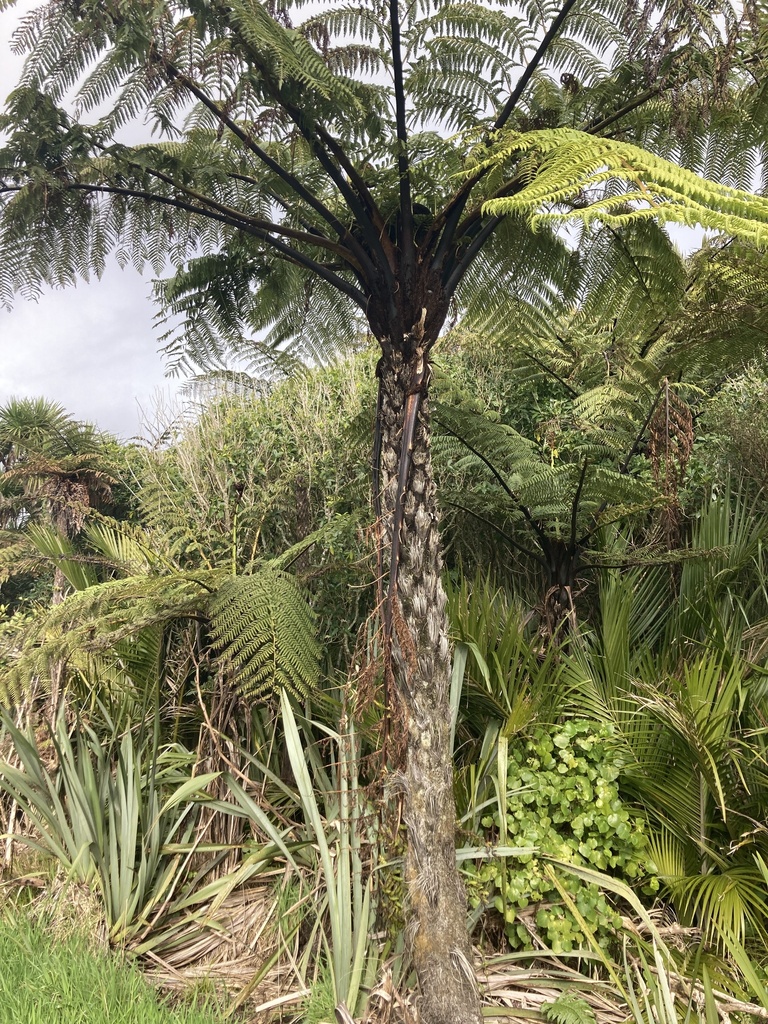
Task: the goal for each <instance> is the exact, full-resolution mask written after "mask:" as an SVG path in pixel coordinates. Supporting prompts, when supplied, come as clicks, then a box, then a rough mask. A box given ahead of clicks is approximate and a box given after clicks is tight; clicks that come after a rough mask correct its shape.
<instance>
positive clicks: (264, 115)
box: [0, 0, 768, 1024]
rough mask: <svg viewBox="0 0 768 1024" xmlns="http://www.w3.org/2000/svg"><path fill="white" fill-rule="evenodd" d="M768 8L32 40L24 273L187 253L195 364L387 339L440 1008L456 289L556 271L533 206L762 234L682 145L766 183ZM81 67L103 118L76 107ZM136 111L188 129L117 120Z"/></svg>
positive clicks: (686, 6)
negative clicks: (442, 531) (762, 161)
mask: <svg viewBox="0 0 768 1024" xmlns="http://www.w3.org/2000/svg"><path fill="white" fill-rule="evenodd" d="M295 6H296V7H297V8H301V6H302V5H301V4H296V5H295ZM760 17H764V14H762V15H761V14H760V11H759V10H758V9H757V7H756V6H753V5H752V4H751V3H749V2H748V3H746V4H736V3H733V4H731V3H729V2H727V0H723V2H713V3H710V4H707V5H692V4H690V3H687V2H682V0H660V2H657V3H650V4H644V5H636V4H635V3H632V2H619V0H590V2H589V3H587V2H584V0H563V2H562V3H555V4H553V3H550V2H548V0H531V2H527V3H523V4H521V5H519V6H517V5H510V6H509V7H505V6H503V5H500V6H493V7H491V6H489V5H485V4H483V3H477V2H467V3H461V4H458V3H445V2H440V0H432V2H421V3H416V4H412V5H409V4H405V3H402V4H401V3H399V0H389V2H388V3H385V4H379V3H375V2H373V0H367V2H363V3H361V4H355V5H349V6H347V5H343V4H342V5H339V6H335V5H332V4H327V3H324V4H322V5H317V6H316V7H314V8H313V7H309V8H308V13H306V16H305V18H304V20H303V21H302V22H301V23H294V21H292V12H291V10H290V7H289V5H288V4H287V3H282V2H281V3H274V2H272V0H268V2H264V3H259V2H258V0H227V2H226V3H225V2H224V0H189V2H174V3H166V4H149V3H146V2H143V0H126V2H125V3H121V4H119V5H118V4H114V3H112V2H111V0H48V2H46V3H44V4H43V5H42V6H41V7H40V8H38V9H37V10H36V11H34V12H33V13H32V14H30V15H28V16H27V18H26V19H25V22H24V25H23V27H22V29H21V30H20V33H19V36H18V44H19V47H20V48H22V49H29V50H30V56H29V58H28V62H27V65H26V71H25V74H24V78H23V80H22V83H21V86H20V88H19V89H17V90H16V92H15V93H13V94H12V96H11V97H10V100H9V105H8V114H7V116H6V118H5V120H4V125H3V126H4V128H5V130H6V133H7V139H8V141H7V144H6V145H5V147H4V149H3V150H2V151H0V194H2V196H3V206H2V210H1V212H0V225H1V226H0V232H1V241H0V291H2V292H4V293H5V296H6V298H7V297H9V296H10V294H11V293H12V292H14V291H16V290H17V289H20V288H24V289H26V290H27V291H31V292H34V291H35V289H36V288H37V287H38V286H39V285H40V284H41V283H43V282H46V281H53V282H56V283H69V282H70V281H72V280H74V279H75V278H76V277H77V276H78V275H85V274H88V273H89V272H96V273H99V272H100V271H101V269H102V267H103V265H104V260H105V257H106V254H107V253H108V252H109V251H115V252H116V253H117V255H118V257H119V258H120V259H122V260H123V261H125V262H127V261H129V260H133V261H134V262H136V263H137V264H142V263H144V262H145V261H149V262H150V263H151V264H152V265H153V266H154V267H155V268H156V270H157V272H158V273H159V272H161V270H162V268H163V266H164V265H165V264H166V262H167V261H170V262H172V263H174V264H175V265H176V267H177V270H176V273H175V274H174V276H173V277H171V278H170V279H169V280H168V281H166V282H164V283H163V284H161V285H160V286H159V287H158V292H159V297H160V299H161V301H162V302H163V303H164V305H165V308H166V310H167V312H168V314H169V317H170V318H171V322H172V328H173V325H174V324H176V325H177V326H178V322H179V320H180V322H181V330H180V331H179V330H177V331H176V332H174V331H173V330H172V332H171V333H170V334H169V335H168V340H167V344H168V347H169V350H170V351H171V353H172V354H174V355H175V356H176V357H177V358H178V359H180V360H185V359H189V360H192V361H197V362H202V363H207V364H209V365H211V364H215V363H216V362H218V361H221V360H223V359H224V358H225V357H226V355H227V353H229V352H231V351H240V352H242V351H243V350H244V351H245V352H246V353H248V352H251V353H252V354H253V356H254V358H260V357H261V356H263V355H264V354H266V355H267V356H272V357H275V358H277V357H278V356H279V351H280V349H281V346H282V345H283V343H284V342H286V341H289V340H291V339H292V338H294V337H298V338H299V340H300V341H301V342H303V343H304V344H305V345H306V346H307V347H309V348H310V349H311V348H312V347H313V346H316V345H319V344H321V343H322V342H323V341H326V342H327V341H328V339H329V338H331V337H332V336H333V335H334V334H335V335H336V336H337V337H343V336H344V335H345V334H346V335H347V336H351V335H352V334H353V333H354V332H356V331H358V330H359V328H360V326H361V325H366V326H367V328H368V329H369V330H370V331H371V332H372V334H373V335H374V337H375V338H376V339H377V341H378V343H379V346H380V349H381V359H380V362H379V366H378V378H379V407H378V415H377V419H376V423H377V426H376V440H375V459H374V501H375V504H376V512H377V516H378V518H379V520H380V523H381V526H382V530H381V535H382V538H383V542H382V543H383V549H384V550H386V558H385V559H384V561H385V562H386V563H388V567H389V578H388V591H387V595H386V597H385V598H384V600H383V609H382V617H383V623H384V633H385V640H386V643H385V649H386V650H387V651H388V652H389V654H388V661H389V664H390V666H391V674H392V679H393V681H394V683H395V686H394V696H393V699H394V700H397V701H398V702H399V703H400V705H401V710H402V717H403V718H404V720H405V722H406V728H407V764H406V766H405V769H404V772H403V775H402V784H403V788H404V791H405V802H406V813H405V821H406V824H407V829H408V854H407V863H406V877H407V879H408V890H409V895H410V901H411V915H412V925H413V927H412V931H411V935H412V950H413V956H414V961H415V964H416V967H417V970H418V974H419V979H420V984H421V990H422V1006H421V1015H422V1019H423V1020H424V1021H425V1022H426V1024H456V1022H458V1021H461V1022H468V1024H469V1022H479V1020H480V1010H479V1001H478V998H477V995H476V992H475V988H474V980H473V970H472V965H471V963H472V962H471V948H470V944H469V940H468V937H467V933H466V923H465V903H464V897H463V893H462V888H461V885H460V882H459V879H458V875H457V872H456V864H455V853H454V829H455V814H454V804H453V794H452V768H451V760H450V750H449V719H450V716H449V709H448V679H449V671H450V650H449V644H448V639H447V630H446V616H445V595H444V593H443V589H442V585H441V582H440V568H441V555H440V540H439V535H438V530H437V504H436V495H435V486H434V482H433V476H432V467H431V461H430V434H429V410H428V402H427V397H428V392H429V383H430V351H431V349H432V347H433V345H434V344H435V342H436V340H437V338H438V336H439V334H440V332H441V330H442V328H443V325H444V322H445V320H446V317H447V315H448V313H449V310H450V308H451V306H452V304H453V303H454V301H456V302H464V301H465V300H466V299H467V298H469V297H471V296H472V295H473V294H474V295H475V296H477V295H478V294H479V293H482V291H483V290H486V292H487V294H488V295H489V296H490V295H491V294H493V293H495V295H496V297H497V298H498V295H499V293H502V292H503V291H504V290H515V289H518V288H521V289H524V290H526V291H527V292H533V293H536V292H538V293H540V294H542V295H544V294H546V290H547V287H548V286H549V285H550V284H552V278H553V277H554V276H556V273H557V268H558V267H559V266H565V265H566V264H567V263H568V260H567V258H566V257H567V253H566V247H565V243H564V242H562V241H561V240H560V239H559V238H558V236H557V235H556V234H555V233H554V231H553V230H552V228H551V227H549V226H548V225H547V224H546V223H544V224H541V225H539V227H538V231H539V233H538V235H537V236H536V237H535V238H534V239H533V242H532V243H531V238H530V226H531V219H532V217H533V216H539V215H543V216H544V217H546V216H548V215H554V216H555V217H560V218H562V217H563V216H565V217H568V216H577V217H579V218H581V219H582V221H586V222H587V223H589V222H590V221H591V220H592V219H594V218H595V217H599V218H602V219H603V220H604V221H607V222H608V223H609V224H611V226H612V228H613V229H614V230H615V231H617V232H620V231H621V230H622V227H623V225H624V224H625V223H626V222H628V221H631V220H633V219H637V218H641V217H648V216H652V217H657V216H662V217H665V218H667V219H672V220H678V221H684V222H692V221H697V220H698V221H701V220H702V219H704V220H707V222H708V223H710V224H712V225H713V226H715V227H718V228H720V229H722V230H726V231H731V232H739V233H741V234H743V235H745V236H747V237H753V238H757V239H758V240H759V239H760V238H761V236H762V233H763V232H764V231H765V228H764V226H763V225H764V223H765V222H766V221H768V203H766V202H765V201H761V200H754V201H752V202H750V201H749V199H748V198H747V197H745V196H744V195H743V194H741V193H736V192H734V191H732V190H730V189H728V188H726V187H722V186H714V185H712V184H711V183H710V184H708V183H706V182H703V181H702V180H701V179H697V178H695V176H693V175H686V174H684V173H682V172H681V171H680V169H679V168H676V167H675V166H674V165H672V164H668V163H666V162H665V161H664V160H663V159H660V158H661V157H672V158H675V159H679V160H681V161H683V162H685V163H687V164H688V166H690V167H692V168H693V169H694V170H704V171H706V170H709V169H710V166H709V165H708V164H707V162H706V161H708V160H710V159H711V158H712V154H713V153H717V154H718V159H717V160H716V161H715V164H714V165H713V166H714V167H715V168H716V169H717V174H718V176H720V177H721V179H722V177H723V175H726V176H727V181H726V184H731V185H744V184H749V177H748V170H745V167H746V165H747V164H749V159H748V158H749V157H750V156H754V154H755V152H756V151H757V150H759V147H760V146H761V144H762V134H761V129H760V128H759V126H760V125H761V124H762V113H761V111H760V109H759V105H760V102H761V99H760V91H759V89H758V87H757V86H755V85H754V83H755V82H759V81H760V80H761V78H762V75H763V74H764V61H765V58H764V55H763V50H762V49H761V46H762V44H763V42H764V40H765V38H766V32H765V25H764V24H762V23H761V22H760V20H759V19H760ZM749 30H751V32H750V31H749ZM73 93H74V103H75V109H76V110H77V112H78V116H79V115H80V114H82V113H83V112H84V111H87V110H97V111H98V120H96V123H94V124H92V125H88V124H86V123H84V122H82V121H80V120H78V119H77V118H76V117H74V116H72V115H71V114H70V113H68V112H67V104H69V105H70V108H71V103H72V101H73ZM734 111H735V112H736V113H735V114H734ZM729 112H730V116H728V117H727V118H726V117H724V118H723V120H724V122H727V132H728V135H727V136H725V138H727V139H728V141H727V142H722V140H720V143H718V139H719V138H720V137H719V135H718V125H719V121H720V119H721V114H723V113H726V114H727V113H729ZM139 115H140V116H142V117H143V118H144V119H145V123H148V124H149V125H150V126H151V127H152V129H153V130H154V131H155V132H156V133H158V134H159V135H160V136H161V137H165V139H166V141H156V142H152V143H147V144H143V145H127V144H125V143H124V142H122V141H120V139H121V138H122V137H124V134H125V133H128V134H133V133H134V132H135V130H136V124H135V122H136V118H137V117H138V116H139ZM756 126H757V127H756ZM123 129H125V132H123V131H122V130H123ZM444 136H449V138H448V139H447V140H446V138H444ZM733 139H736V140H737V142H736V143H733V142H732V140H733ZM628 142H633V143H640V144H642V145H646V146H648V147H650V148H651V149H652V150H653V151H654V152H655V153H656V154H657V155H656V156H655V157H651V156H649V154H647V153H645V152H644V151H642V150H638V149H635V148H633V147H632V146H631V145H628V144H627V143H628ZM736 154H742V155H743V154H746V159H745V160H743V161H742V162H741V163H739V162H738V160H737V159H736ZM524 239H525V240H526V244H525V246H523V240H524ZM523 249H524V250H525V251H526V253H527V254H528V257H527V262H521V259H520V254H521V253H522V251H523ZM531 273H533V275H536V274H539V275H540V278H539V279H538V280H532V279H531ZM254 338H256V339H257V340H256V341H254V340H253V339H254Z"/></svg>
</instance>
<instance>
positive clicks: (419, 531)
mask: <svg viewBox="0 0 768 1024" xmlns="http://www.w3.org/2000/svg"><path fill="white" fill-rule="evenodd" d="M407 341H408V339H406V343H405V344H403V345H402V346H397V347H394V346H392V347H390V346H389V345H383V348H384V353H385V354H384V356H383V358H382V360H381V362H380V365H379V373H380V376H381V402H380V419H381V485H382V496H381V497H382V518H383V525H384V533H385V537H386V538H387V540H388V541H389V542H390V543H392V542H393V541H396V538H395V537H393V524H394V529H397V527H398V525H399V530H398V533H399V559H397V560H396V561H398V562H399V565H396V566H395V572H394V573H390V587H391V588H394V589H393V592H392V594H391V596H390V599H389V601H390V604H389V611H390V617H391V636H392V655H393V667H394V683H395V693H394V694H392V695H391V696H390V700H391V701H392V702H394V701H398V702H399V703H400V709H399V710H400V712H401V715H402V718H403V719H404V722H405V728H406V765H405V770H404V776H405V779H404V786H405V815H404V818H405V824H406V827H407V834H408V849H407V855H406V871H405V877H406V883H407V886H408V899H409V906H410V915H409V916H410V920H409V927H410V939H411V950H412V955H413V959H414V964H415V967H416V970H417V973H418V976H419V985H420V989H421V1002H420V1019H421V1021H423V1022H424V1024H479V1022H480V1020H481V1013H480V1005H479V997H478V994H477V991H476V987H475V980H474V969H473V966H472V949H471V944H470V941H469V937H468V934H467V914H466V897H465V893H464V888H463V885H462V883H461V879H460V877H459V874H458V871H457V867H456V811H455V805H454V798H453V764H452V752H451V750H450V704H449V682H450V669H451V664H450V647H449V643H448V634H447V617H446V597H445V592H444V590H443V586H442V581H441V576H440V573H441V568H442V558H441V550H440V536H439V533H438V529H437V504H436V495H435V484H434V480H433V476H432V462H431V456H430V435H429V409H428V405H427V395H426V388H427V384H428V373H425V372H423V363H421V362H420V360H421V359H423V358H424V356H423V354H422V353H421V352H420V351H419V350H418V349H417V350H416V352H415V354H414V349H413V346H412V345H408V344H407ZM403 352H406V353H408V354H409V358H406V357H405V356H404V355H403ZM415 388H418V393H416V392H415V391H414V389H415ZM417 407H418V413H417V415H416V420H415V426H414V430H413V435H412V440H411V444H410V446H409V445H408V441H409V437H408V429H407V419H408V416H407V413H408V411H409V410H410V411H411V412H413V410H414V409H415V408H417ZM404 431H405V433H404ZM404 437H405V442H406V444H405V446H406V447H410V469H409V472H408V475H407V478H406V480H405V486H404V487H403V486H402V485H403V478H402V475H401V477H400V481H399V484H398V474H399V471H400V466H401V456H402V455H403V452H402V449H403V447H404V445H403V440H404ZM398 492H399V493H400V500H401V501H402V506H403V515H402V522H401V523H400V524H398V516H397V515H396V506H397V504H398ZM396 546H397V545H396ZM393 576H394V581H393Z"/></svg>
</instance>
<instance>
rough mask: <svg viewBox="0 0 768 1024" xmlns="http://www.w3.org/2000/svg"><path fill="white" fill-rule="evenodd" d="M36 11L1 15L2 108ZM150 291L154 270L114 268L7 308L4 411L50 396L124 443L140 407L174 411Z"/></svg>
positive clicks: (1, 377)
mask: <svg viewBox="0 0 768 1024" xmlns="http://www.w3.org/2000/svg"><path fill="white" fill-rule="evenodd" d="M30 6H32V5H31V4H29V3H26V4H24V5H22V4H20V5H19V6H18V7H17V8H15V9H13V8H12V9H11V10H7V11H3V12H0V104H3V103H4V101H5V98H6V96H7V95H8V93H9V92H10V91H11V90H12V89H13V87H14V86H15V85H16V83H17V81H18V77H19V72H20V68H21V61H20V60H19V58H17V57H14V56H13V55H12V54H11V51H10V37H11V33H12V31H13V29H14V27H15V25H16V24H17V23H18V19H19V10H20V9H23V7H26V8H29V7H30ZM150 290H151V271H148V272H147V274H146V275H145V276H144V277H142V276H140V275H139V274H138V273H137V272H136V271H135V270H133V269H127V270H123V271H121V270H120V269H119V268H118V267H117V265H112V266H111V267H110V268H109V269H108V270H107V272H106V273H105V275H104V277H103V278H102V279H101V280H100V281H93V282H90V283H88V284H86V283H85V282H81V283H80V284H79V285H78V287H77V288H68V289H65V290H56V291H48V292H46V294H45V295H43V296H42V298H41V299H40V300H39V301H38V302H28V301H25V300H24V299H23V298H21V297H17V299H16V301H15V303H14V307H13V309H12V310H11V311H10V312H8V311H7V310H4V309H2V307H0V405H3V404H5V402H6V401H7V400H8V399H9V398H10V397H11V396H14V395H18V396H38V395H42V396H44V397H46V398H50V399H53V400H55V401H57V402H61V404H62V405H64V406H65V408H66V409H67V410H68V411H69V412H71V413H72V414H73V415H74V416H77V417H78V418H80V419H87V420H91V421H93V422H95V423H97V424H98V425H99V426H100V427H103V428H104V429H106V430H111V431H113V432H114V433H116V434H119V435H121V436H123V437H130V436H133V435H135V434H137V433H139V432H140V424H141V422H142V420H141V417H140V413H139V408H140V407H141V408H142V409H143V410H144V412H145V413H148V414H149V416H150V419H151V418H152V415H153V413H152V410H153V409H154V408H155V405H156V402H157V400H158V399H161V400H162V401H163V402H164V403H165V404H166V405H167V404H168V401H169V400H170V398H171V397H172V396H173V394H175V392H176V389H177V388H178V381H177V380H176V379H175V378H172V379H169V378H167V377H165V376H164V364H163V358H162V356H161V354H160V352H159V350H158V343H157V331H156V330H155V329H154V327H153V323H152V317H153V315H154V313H155V309H154V307H153V305H152V303H151V302H150V301H149V298H148V295H149V293H150Z"/></svg>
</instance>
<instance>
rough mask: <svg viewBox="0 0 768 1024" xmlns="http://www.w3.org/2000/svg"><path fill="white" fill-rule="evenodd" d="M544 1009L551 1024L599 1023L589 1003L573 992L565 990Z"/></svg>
mask: <svg viewBox="0 0 768 1024" xmlns="http://www.w3.org/2000/svg"><path fill="white" fill-rule="evenodd" d="M542 1010H543V1013H544V1016H545V1017H546V1018H547V1020H548V1021H550V1024H597V1022H596V1019H595V1014H594V1012H593V1011H592V1008H591V1007H590V1005H589V1003H587V1002H586V1000H584V999H580V998H579V996H577V995H574V994H573V993H571V992H563V993H562V994H561V995H559V996H558V997H557V999H555V1001H554V1002H553V1003H546V1004H545V1005H544V1006H543V1007H542Z"/></svg>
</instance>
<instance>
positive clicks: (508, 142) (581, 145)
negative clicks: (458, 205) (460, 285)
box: [476, 128, 768, 245]
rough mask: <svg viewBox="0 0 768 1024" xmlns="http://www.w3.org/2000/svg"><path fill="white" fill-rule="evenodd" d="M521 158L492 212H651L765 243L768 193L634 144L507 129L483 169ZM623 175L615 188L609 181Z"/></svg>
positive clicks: (602, 217)
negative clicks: (512, 184) (511, 188)
mask: <svg viewBox="0 0 768 1024" xmlns="http://www.w3.org/2000/svg"><path fill="white" fill-rule="evenodd" d="M510 163H514V164H515V165H516V171H515V175H516V177H517V179H518V180H519V181H520V183H521V186H522V187H521V188H520V189H519V190H518V191H517V192H516V193H515V194H514V195H512V196H509V197H506V198H503V199H492V200H489V201H487V202H486V204H485V206H484V210H485V211H486V212H487V213H489V214H497V215H498V214H520V213H522V214H524V215H526V216H528V217H529V219H530V221H531V224H532V225H533V226H534V227H535V226H536V224H537V223H538V222H546V221H551V222H555V223H567V222H568V221H570V220H577V221H581V222H583V223H587V224H589V223H590V222H592V221H595V220H597V221H600V222H602V223H604V224H607V225H610V226H611V227H614V228H619V227H622V226H624V225H627V224H632V223H636V222H638V221H642V220H644V219H654V220H661V221H672V222H675V223H678V224H685V225H689V226H692V225H700V226H702V227H709V228H713V229H714V230H717V231H722V232H724V233H726V234H729V235H734V236H737V237H739V238H742V239H745V240H747V241H752V242H754V243H755V244H757V245H761V244H763V243H764V242H765V240H766V238H768V229H767V228H766V224H768V200H766V199H764V198H762V197H761V196H757V195H754V194H752V193H749V192H742V191H740V190H739V189H734V188H730V187H729V186H726V185H720V184H718V183H717V182H714V181H708V180H705V179H703V178H701V177H699V176H698V175H697V174H694V173H692V172H691V171H687V170H685V168H683V167H680V166H678V165H677V164H673V163H671V162H670V161H668V160H664V159H662V158H660V157H657V156H654V155H653V154H652V153H649V152H648V151H646V150H643V149H641V148H639V147H638V146H635V145H632V144H630V143H626V142H622V141H619V140H615V139H605V138H598V137H596V136H593V135H590V134H588V133H586V132H581V131H577V130H576V129H572V128H550V129H544V130H540V131H529V132H525V133H521V132H506V133H501V137H500V139H499V141H497V142H495V143H494V145H493V147H492V150H491V154H490V155H488V156H486V157H484V159H482V160H480V161H478V163H477V165H476V168H477V169H488V170H493V169H495V168H497V167H498V166H499V165H500V164H504V165H508V164H510ZM616 181H618V182H621V183H623V187H622V188H620V189H619V190H618V191H617V192H616V193H615V194H610V193H608V194H606V192H605V189H604V185H605V184H606V183H608V182H616Z"/></svg>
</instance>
